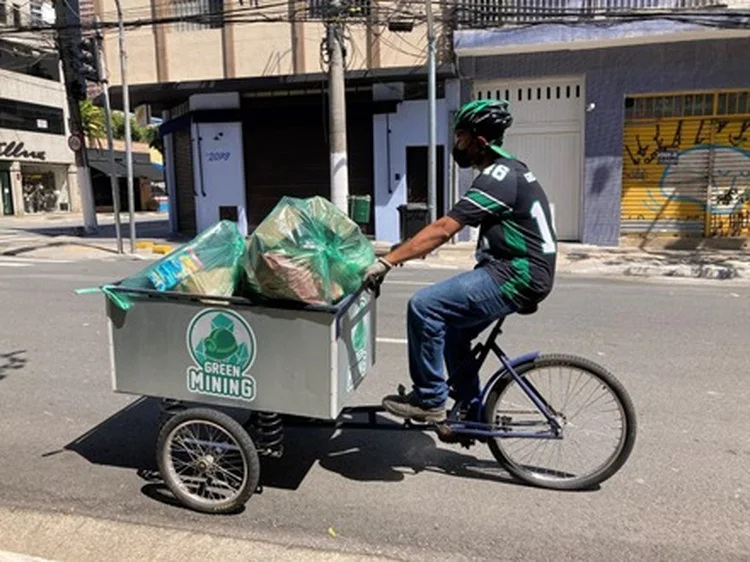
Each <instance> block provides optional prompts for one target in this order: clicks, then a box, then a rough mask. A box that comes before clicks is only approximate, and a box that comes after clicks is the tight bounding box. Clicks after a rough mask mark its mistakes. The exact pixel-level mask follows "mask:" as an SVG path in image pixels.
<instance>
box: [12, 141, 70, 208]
mask: <svg viewBox="0 0 750 562" xmlns="http://www.w3.org/2000/svg"><path fill="white" fill-rule="evenodd" d="M0 191H1V192H2V205H0V215H19V216H20V215H26V214H38V213H59V212H74V211H78V210H79V209H78V208H77V207H78V206H79V205H78V203H77V201H78V200H79V197H78V195H77V194H78V181H77V178H76V167H75V159H74V155H73V152H72V151H71V150H70V149H69V148H68V147H67V144H66V142H65V137H64V136H63V135H57V134H42V133H31V132H26V131H12V130H5V129H0Z"/></svg>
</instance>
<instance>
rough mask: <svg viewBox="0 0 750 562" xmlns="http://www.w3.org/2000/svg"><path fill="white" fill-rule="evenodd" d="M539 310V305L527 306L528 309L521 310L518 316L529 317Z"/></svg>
mask: <svg viewBox="0 0 750 562" xmlns="http://www.w3.org/2000/svg"><path fill="white" fill-rule="evenodd" d="M537 310H539V305H538V304H531V305H529V306H527V307H526V308H521V309H519V310H518V311H517V312H516V314H520V315H521V316H527V315H529V314H534V313H535V312H536V311H537Z"/></svg>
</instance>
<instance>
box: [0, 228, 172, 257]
mask: <svg viewBox="0 0 750 562" xmlns="http://www.w3.org/2000/svg"><path fill="white" fill-rule="evenodd" d="M8 230H13V231H16V232H26V233H29V234H35V235H38V236H39V239H38V240H34V241H30V242H26V243H24V244H22V245H21V246H18V247H12V248H9V249H7V250H5V251H3V252H2V253H3V254H4V255H9V256H18V255H22V254H26V253H28V252H33V251H35V250H40V249H42V248H54V247H59V246H80V247H88V248H94V249H99V250H103V251H109V252H112V253H114V252H115V250H114V249H113V248H110V247H108V246H107V245H106V244H105V243H111V242H112V241H114V240H115V239H116V235H115V227H114V225H109V224H103V225H99V228H98V232H97V233H96V234H85V231H84V229H83V227H82V226H66V225H52V226H17V227H10V228H9V229H8ZM135 232H136V236H137V237H138V239H143V238H157V239H161V240H166V241H169V242H173V243H182V242H184V241H186V238H185V237H183V236H179V235H174V234H172V233H171V232H170V230H169V221H168V220H153V221H138V222H137V223H136V227H135ZM121 234H122V237H123V240H125V241H127V240H128V239H129V237H130V226H129V224H128V222H127V221H124V222H123V223H122V230H121ZM61 236H62V237H67V238H63V239H62V240H59V239H58V237H61ZM11 242H12V239H11Z"/></svg>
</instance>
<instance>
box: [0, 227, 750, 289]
mask: <svg viewBox="0 0 750 562" xmlns="http://www.w3.org/2000/svg"><path fill="white" fill-rule="evenodd" d="M97 218H98V223H99V232H98V233H97V234H95V235H93V236H84V235H83V232H82V229H81V222H82V221H81V217H80V216H79V215H46V216H32V217H21V218H16V217H0V256H15V257H30V258H45V259H61V260H63V259H65V260H71V259H73V260H85V259H102V258H119V259H156V258H159V257H160V256H161V255H163V254H165V253H167V252H169V251H171V250H172V249H173V248H175V247H176V246H178V245H179V244H181V243H183V242H185V241H186V240H185V239H182V238H176V237H174V236H172V235H171V233H170V232H169V220H168V218H167V215H166V214H164V213H137V215H136V240H137V252H136V255H135V256H133V255H132V254H130V239H129V236H130V234H129V225H128V215H127V214H123V215H122V236H123V250H124V254H123V255H122V256H118V254H117V243H116V238H115V231H114V225H113V223H114V220H113V217H112V215H111V214H102V215H98V217H97ZM374 245H375V250H376V253H377V254H378V255H383V254H385V253H387V252H388V250H389V249H390V247H391V244H390V243H385V242H375V243H374ZM474 246H475V244H474V243H457V244H450V243H449V244H447V245H445V246H443V247H442V248H440V249H439V250H437V251H436V252H435V253H434V254H433V255H431V256H429V257H427V258H426V260H425V262H424V263H425V264H426V265H432V266H437V267H440V266H449V267H461V268H470V267H472V266H473V265H474ZM680 247H681V248H686V249H674V248H680ZM727 248H734V249H727ZM557 271H558V273H561V274H571V275H576V274H578V275H587V276H597V277H602V276H614V277H635V278H644V277H661V278H685V279H713V280H732V281H737V282H743V283H744V282H747V283H750V240H748V239H741V238H726V239H702V238H696V239H680V238H671V237H663V238H659V239H654V240H650V241H648V243H647V245H645V246H639V245H635V244H634V242H633V241H632V240H627V239H625V240H623V241H622V245H620V246H618V247H601V246H591V245H586V244H573V243H560V244H559V254H558V260H557Z"/></svg>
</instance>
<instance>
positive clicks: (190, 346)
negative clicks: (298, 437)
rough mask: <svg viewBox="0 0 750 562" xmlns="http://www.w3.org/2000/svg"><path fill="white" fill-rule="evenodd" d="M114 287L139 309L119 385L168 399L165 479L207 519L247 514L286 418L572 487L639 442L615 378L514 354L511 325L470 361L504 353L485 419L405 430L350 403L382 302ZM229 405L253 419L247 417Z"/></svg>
mask: <svg viewBox="0 0 750 562" xmlns="http://www.w3.org/2000/svg"><path fill="white" fill-rule="evenodd" d="M110 291H112V292H114V293H116V292H123V293H126V294H127V296H128V298H129V299H131V300H132V302H133V305H132V306H131V307H129V308H128V309H127V310H124V309H123V308H121V307H118V306H117V304H115V303H114V302H113V301H112V299H109V298H108V299H106V302H107V305H106V306H107V318H108V325H109V338H110V356H111V363H112V384H113V389H114V391H115V392H120V393H127V394H135V395H141V396H149V397H155V398H158V399H161V404H162V406H163V408H162V412H163V414H164V415H163V417H162V420H161V421H162V426H161V429H160V433H159V437H158V442H157V444H156V452H157V463H158V467H159V472H160V475H161V478H162V479H163V480H164V483H165V484H166V486H167V487H168V488H169V490H170V491H171V492H172V493H173V494H174V496H175V497H176V498H177V499H178V500H179V502H181V503H182V504H183V505H184V506H186V507H188V508H191V509H194V510H196V511H200V512H205V513H227V512H233V511H236V510H237V509H239V508H240V507H242V506H243V505H244V504H245V503H246V502H247V501H248V500H249V498H250V497H251V496H252V495H253V494H254V493H256V492H257V491H259V490H260V489H261V488H260V484H259V483H260V477H261V474H260V459H259V457H261V456H276V457H278V456H281V455H283V452H284V441H283V435H284V431H283V430H284V425H285V423H286V421H285V420H292V421H294V420H296V421H297V422H299V421H300V420H304V421H305V423H313V424H315V423H322V424H329V425H333V426H335V427H350V428H356V429H398V430H416V431H434V432H435V433H436V435H437V437H438V438H439V439H440V440H441V441H444V442H446V443H455V444H460V445H462V446H464V447H467V448H468V447H471V446H473V445H476V444H477V443H482V444H486V445H487V446H488V447H489V450H490V451H491V452H492V455H493V456H494V458H495V459H496V460H497V461H498V462H499V463H500V465H501V466H502V467H503V468H505V469H506V470H507V471H508V472H509V473H510V474H511V475H513V476H515V477H516V478H518V479H519V480H521V481H523V482H526V483H529V484H533V485H536V486H540V487H544V488H550V489H558V490H577V489H585V488H590V487H592V486H595V485H598V484H599V483H601V482H603V481H604V480H606V479H608V478H610V477H611V476H612V475H613V474H615V473H616V472H617V471H618V470H619V469H620V468H621V467H622V466H623V464H624V463H625V462H626V460H627V458H628V456H629V455H630V452H631V450H632V448H633V445H634V441H635V435H636V419H635V414H634V408H633V404H632V402H631V399H630V397H629V396H628V393H627V392H626V390H625V389H624V388H623V386H622V385H621V384H620V383H619V382H618V381H617V380H616V379H615V377H614V376H612V374H610V373H609V372H607V371H606V370H605V369H604V368H603V367H601V366H599V365H597V364H595V363H593V362H592V361H589V360H587V359H583V358H579V357H575V356H571V355H540V354H539V353H528V354H525V355H521V356H519V357H516V358H511V357H509V356H508V355H506V354H505V353H504V352H503V351H502V349H501V348H500V346H499V345H498V343H497V341H496V340H497V338H498V336H499V334H500V333H501V326H502V321H499V322H497V323H496V324H495V326H494V327H493V328H492V329H491V330H490V332H489V335H488V337H487V339H486V340H485V341H484V342H480V343H477V344H476V345H475V347H474V349H473V355H472V357H471V359H470V360H471V361H474V362H476V365H477V366H482V365H483V364H484V363H485V361H486V360H487V359H488V357H489V356H490V354H492V355H493V356H494V358H495V359H497V361H498V366H497V369H496V370H495V372H494V374H493V375H492V376H490V377H489V378H488V380H487V382H486V383H485V384H484V386H483V389H482V393H481V405H480V407H479V408H478V409H477V408H472V409H471V410H467V408H465V407H463V406H464V405H462V404H461V403H460V402H455V403H454V402H453V401H451V403H452V406H451V408H450V411H449V413H448V417H447V419H446V421H445V422H442V423H439V424H427V423H423V422H421V421H420V420H399V421H398V422H396V420H395V419H394V418H389V416H388V415H386V414H384V410H383V409H382V408H381V407H380V406H365V407H347V403H348V402H349V399H350V398H351V397H352V395H353V393H355V392H356V390H357V388H358V387H359V386H360V384H361V383H362V381H363V379H364V378H365V377H366V375H367V374H368V373H369V372H370V371H371V370H372V367H373V365H374V364H375V356H376V345H377V338H376V335H377V314H376V305H377V297H376V296H375V295H373V294H372V293H371V292H368V291H366V290H364V289H362V290H360V291H358V292H357V293H356V294H353V295H351V296H348V297H346V298H344V299H343V300H341V301H340V302H339V303H337V304H335V305H332V306H318V305H309V306H308V305H301V304H299V305H298V304H293V303H264V304H259V303H257V302H251V301H249V300H247V299H244V298H238V297H205V296H200V295H192V294H185V293H172V292H164V291H154V290H148V289H131V288H122V287H118V286H117V285H115V286H111V287H110ZM449 383H450V381H449ZM399 391H400V392H404V391H405V389H404V388H403V386H401V387H400V388H399ZM190 404H198V406H192V405H190ZM224 408H229V409H239V410H241V411H246V412H247V414H248V416H247V421H246V422H244V423H240V421H237V419H236V417H237V416H230V415H229V414H227V413H225V412H224V411H222V409H224ZM358 417H359V421H358Z"/></svg>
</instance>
